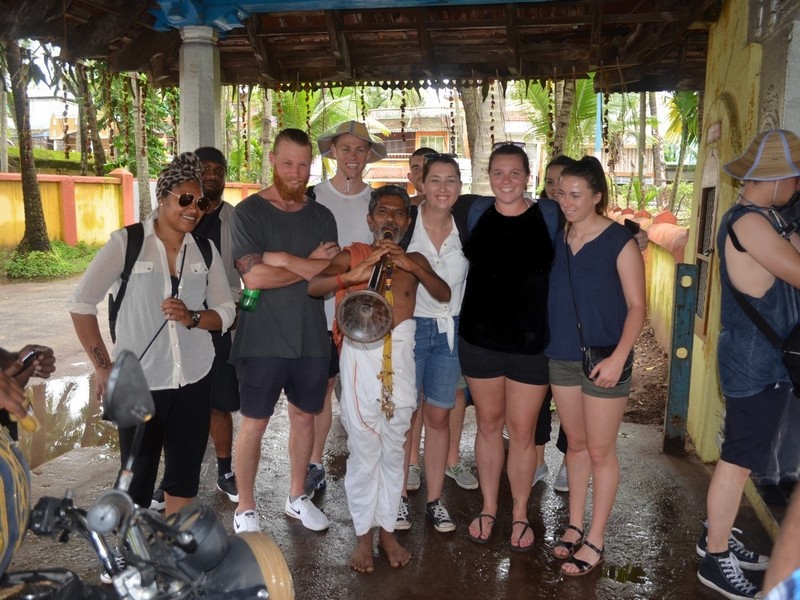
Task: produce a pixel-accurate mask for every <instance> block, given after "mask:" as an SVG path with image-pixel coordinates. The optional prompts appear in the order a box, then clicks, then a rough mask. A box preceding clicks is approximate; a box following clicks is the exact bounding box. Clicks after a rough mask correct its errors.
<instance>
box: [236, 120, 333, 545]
mask: <svg viewBox="0 0 800 600" xmlns="http://www.w3.org/2000/svg"><path fill="white" fill-rule="evenodd" d="M269 161H270V163H271V164H272V168H273V183H272V185H271V186H269V187H268V188H266V189H264V190H261V191H260V192H258V193H257V194H253V195H252V196H250V197H249V198H247V199H245V200H244V201H243V202H242V203H241V204H239V205H237V206H236V209H235V210H234V212H233V218H232V219H231V244H232V249H233V256H234V257H236V268H237V270H238V271H239V273H240V274H241V276H242V279H243V280H244V283H245V286H246V287H247V288H249V289H258V290H261V294H260V297H259V300H258V303H257V304H256V307H255V310H254V311H253V312H242V313H240V315H239V324H238V326H237V329H236V335H235V336H234V340H233V348H232V350H231V362H232V363H233V364H235V365H236V373H237V376H238V378H239V391H240V395H241V413H242V422H241V426H240V428H239V432H238V434H237V437H236V453H235V456H234V464H235V467H236V476H237V479H238V487H239V506H238V508H237V510H236V512H235V513H234V517H233V528H234V530H235V531H236V532H237V533H239V532H243V531H260V525H259V518H258V514H257V512H256V502H255V497H254V493H255V489H254V487H255V478H256V472H257V470H258V462H259V458H260V455H261V439H262V437H263V435H264V432H265V431H266V428H267V425H268V423H269V419H270V417H271V416H272V414H273V412H274V409H275V404H276V403H277V401H278V398H279V396H280V393H281V390H285V392H286V397H287V399H288V400H289V406H288V414H289V425H290V430H289V449H288V451H289V452H288V453H289V463H290V489H289V495H288V497H287V498H286V504H285V508H284V510H285V512H286V514H287V515H288V516H290V517H293V518H296V519H299V520H300V521H301V522H302V523H303V525H304V526H305V527H307V528H309V529H312V530H314V531H322V530H324V529H327V528H328V518H327V517H326V516H325V515H324V514H323V513H322V511H320V510H319V509H318V508H317V507H316V506H314V505H313V504H312V503H311V500H310V499H309V497H308V496H307V495H306V494H305V493H304V491H303V488H304V484H305V476H306V470H307V465H308V461H309V457H310V455H311V446H312V444H313V441H314V437H313V436H314V415H315V414H317V413H319V411H320V410H322V405H323V402H324V398H325V389H326V386H327V381H328V362H329V360H330V340H329V337H328V332H327V327H326V324H325V311H324V306H323V300H322V299H318V298H312V297H310V296H309V295H308V292H307V282H308V280H310V279H311V278H312V277H313V276H314V275H316V274H317V273H319V272H320V271H321V270H322V269H324V268H325V267H326V266H328V263H329V262H330V259H331V258H332V257H333V256H335V255H336V254H337V253H338V252H339V246H338V245H337V243H336V241H335V240H336V222H335V221H334V218H333V214H331V211H330V210H328V209H327V208H325V207H324V206H321V205H320V204H318V203H316V202H312V201H310V199H309V198H308V197H307V196H306V195H305V191H306V184H307V183H308V178H309V174H310V170H311V141H310V140H309V139H308V136H307V135H306V134H305V133H304V132H303V131H300V130H299V129H285V130H283V131H281V132H280V133H279V134H278V136H277V137H276V138H275V145H274V146H273V150H272V152H270V154H269Z"/></svg>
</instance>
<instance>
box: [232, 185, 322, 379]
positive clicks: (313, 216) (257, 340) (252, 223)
mask: <svg viewBox="0 0 800 600" xmlns="http://www.w3.org/2000/svg"><path fill="white" fill-rule="evenodd" d="M333 240H336V221H335V220H334V218H333V214H332V213H331V211H330V210H328V209H327V208H325V207H324V206H321V205H320V204H318V203H316V202H308V203H307V204H306V206H304V207H303V208H302V209H300V210H299V211H297V212H287V211H283V210H280V209H278V208H276V207H275V206H273V204H272V203H271V202H269V201H267V200H265V199H264V198H262V197H261V196H259V195H258V194H253V195H252V196H250V197H249V198H247V199H245V200H244V201H243V202H241V203H240V204H238V205H237V206H236V210H235V211H234V213H233V218H232V219H231V245H232V248H233V256H234V257H236V258H237V259H238V258H240V257H242V256H246V255H248V254H262V253H263V252H288V253H289V254H293V255H295V256H302V257H307V256H308V255H309V254H311V252H313V251H314V249H316V248H317V246H319V244H320V243H321V242H328V241H333ZM329 354H330V340H329V338H328V333H327V325H326V323H325V312H324V309H323V301H322V300H321V299H319V298H312V297H311V296H309V295H308V282H307V281H305V280H301V281H298V282H296V283H293V284H291V285H287V286H285V287H281V288H275V289H269V290H261V293H260V296H259V298H258V302H257V303H256V308H255V310H254V311H253V312H250V313H248V312H240V313H239V324H238V327H237V329H236V335H235V336H234V341H233V349H232V350H231V362H232V363H234V364H236V363H237V362H238V359H239V358H240V357H276V358H300V357H328V356H329Z"/></svg>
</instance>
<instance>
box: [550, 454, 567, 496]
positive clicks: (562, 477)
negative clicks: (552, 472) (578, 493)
mask: <svg viewBox="0 0 800 600" xmlns="http://www.w3.org/2000/svg"><path fill="white" fill-rule="evenodd" d="M553 489H554V490H555V491H557V492H568V491H569V479H567V459H566V458H565V459H564V460H563V461H562V462H561V468H560V469H559V470H558V473H557V474H556V478H555V479H554V480H553Z"/></svg>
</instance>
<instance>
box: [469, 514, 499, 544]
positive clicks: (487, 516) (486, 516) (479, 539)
mask: <svg viewBox="0 0 800 600" xmlns="http://www.w3.org/2000/svg"><path fill="white" fill-rule="evenodd" d="M484 519H491V520H492V522H491V523H490V524H491V526H492V528H491V529H490V530H489V535H487V536H486V537H482V536H483V520H484ZM473 520H474V519H473ZM494 522H495V517H494V515H490V514H488V513H481V514H479V515H478V535H472V534H471V533H469V530H467V535H468V536H469V539H470V540H472V541H473V542H475V543H476V544H486V543H487V542H488V541H489V540H490V539H491V537H492V534H493V533H494ZM487 527H488V525H487Z"/></svg>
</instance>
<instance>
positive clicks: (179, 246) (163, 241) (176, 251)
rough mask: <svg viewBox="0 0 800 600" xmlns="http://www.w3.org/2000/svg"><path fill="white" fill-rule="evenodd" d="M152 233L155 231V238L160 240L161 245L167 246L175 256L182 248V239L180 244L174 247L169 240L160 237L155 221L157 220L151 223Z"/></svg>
mask: <svg viewBox="0 0 800 600" xmlns="http://www.w3.org/2000/svg"><path fill="white" fill-rule="evenodd" d="M153 231H155V234H156V237H157V238H158V239H160V240H161V242H162V243H163V244H164V245H165V246H167V247H168V248H169V249H170V250H172V251H173V252H174V253H175V254H177V253H178V252H180V249H181V246H183V239H181V243H180V244H178V245H177V246H176V245H175V244H173V243H172V242H171V241H170V240H168V239H166V238H164V237H163V236H162V235H161V233H160V231H159V226H158V220H157V219H156V220H155V221H153Z"/></svg>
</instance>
